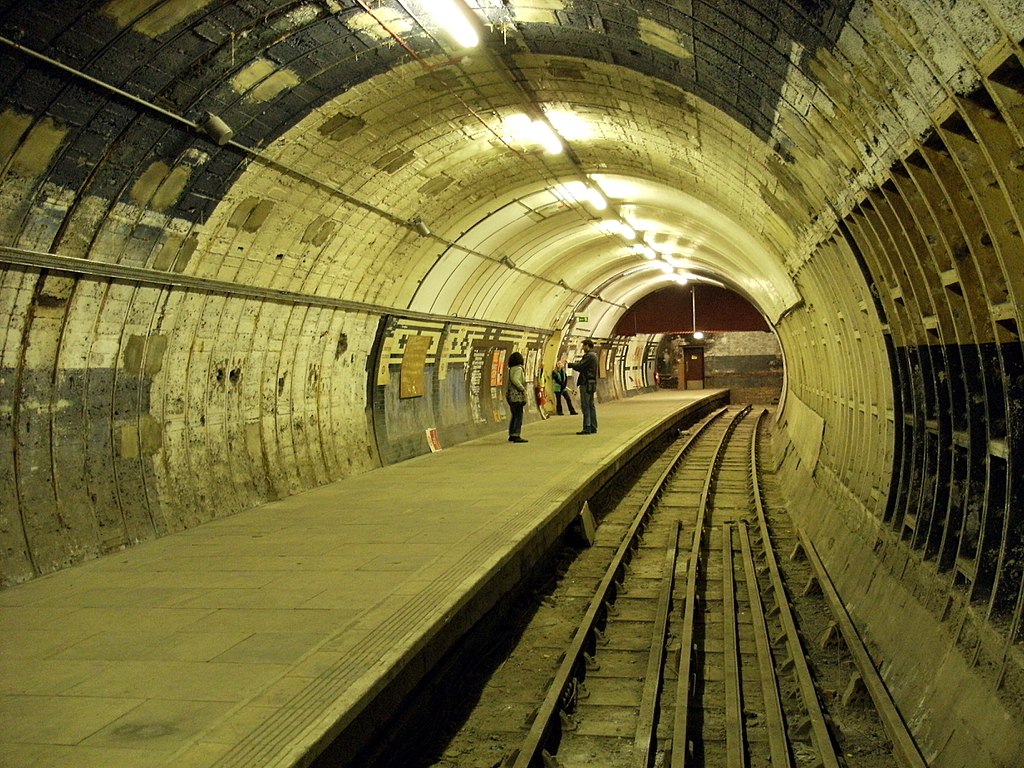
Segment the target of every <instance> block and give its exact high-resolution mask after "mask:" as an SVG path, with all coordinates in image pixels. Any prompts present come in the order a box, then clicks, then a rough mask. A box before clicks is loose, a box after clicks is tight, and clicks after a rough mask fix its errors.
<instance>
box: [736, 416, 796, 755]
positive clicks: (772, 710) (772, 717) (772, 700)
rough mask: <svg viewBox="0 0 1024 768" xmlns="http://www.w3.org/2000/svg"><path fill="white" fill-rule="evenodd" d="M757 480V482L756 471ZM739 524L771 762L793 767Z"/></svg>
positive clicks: (744, 532)
mask: <svg viewBox="0 0 1024 768" xmlns="http://www.w3.org/2000/svg"><path fill="white" fill-rule="evenodd" d="M754 439H755V440H756V439H757V430H755V431H754ZM754 482H755V483H756V482H757V479H756V475H755V479H754ZM737 528H738V530H739V535H740V550H741V552H742V556H743V569H744V572H745V574H746V577H747V595H748V597H749V600H750V617H751V619H752V620H753V624H754V646H755V647H756V649H757V662H758V667H759V669H760V673H761V691H762V695H763V697H764V713H765V714H764V719H765V728H766V730H767V731H768V748H769V751H770V753H771V765H772V766H773V768H792V765H793V762H792V758H791V757H790V754H789V739H788V738H787V736H786V720H785V716H784V715H783V712H782V697H781V695H780V693H779V683H778V680H777V678H776V674H775V667H774V666H773V664H772V648H771V641H770V640H769V639H768V625H767V623H765V617H764V605H763V604H762V602H761V591H760V590H759V589H758V588H757V573H756V571H755V566H754V554H753V551H752V550H751V548H750V532H749V531H748V530H747V526H745V525H740V526H737Z"/></svg>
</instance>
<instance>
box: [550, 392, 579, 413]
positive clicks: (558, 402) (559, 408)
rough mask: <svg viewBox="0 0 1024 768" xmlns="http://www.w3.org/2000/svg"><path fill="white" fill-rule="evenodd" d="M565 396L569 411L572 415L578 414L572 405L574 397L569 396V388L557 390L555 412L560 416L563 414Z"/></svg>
mask: <svg viewBox="0 0 1024 768" xmlns="http://www.w3.org/2000/svg"><path fill="white" fill-rule="evenodd" d="M563 397H564V398H565V404H566V405H568V406H569V413H570V415H572V416H575V415H576V409H575V408H573V407H572V398H571V397H569V390H567V389H563V390H560V391H558V392H555V413H557V414H558V415H559V416H561V415H562V398H563Z"/></svg>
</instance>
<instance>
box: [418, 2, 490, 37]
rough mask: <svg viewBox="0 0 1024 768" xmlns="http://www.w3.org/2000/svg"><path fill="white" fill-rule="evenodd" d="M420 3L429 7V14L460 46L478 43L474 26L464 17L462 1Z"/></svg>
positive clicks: (477, 35)
mask: <svg viewBox="0 0 1024 768" xmlns="http://www.w3.org/2000/svg"><path fill="white" fill-rule="evenodd" d="M422 5H423V6H424V7H426V8H429V12H430V14H431V16H433V17H434V19H435V20H437V22H438V23H439V24H440V25H441V26H442V27H444V30H445V31H446V32H447V33H448V34H449V35H451V36H452V39H453V40H455V42H456V43H457V44H458V45H459V46H460V47H462V48H475V47H476V46H477V45H478V44H479V43H480V35H479V34H478V33H477V31H476V27H475V26H474V25H473V23H472V22H471V21H470V20H469V19H468V18H467V17H466V12H465V10H464V9H463V6H462V3H460V2H458V0H430V2H429V3H422Z"/></svg>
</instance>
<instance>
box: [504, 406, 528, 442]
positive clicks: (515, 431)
mask: <svg viewBox="0 0 1024 768" xmlns="http://www.w3.org/2000/svg"><path fill="white" fill-rule="evenodd" d="M525 406H526V403H509V404H508V407H509V409H510V410H511V411H512V418H511V419H509V422H508V436H509V437H519V433H520V432H521V431H522V429H523V408H524V407H525Z"/></svg>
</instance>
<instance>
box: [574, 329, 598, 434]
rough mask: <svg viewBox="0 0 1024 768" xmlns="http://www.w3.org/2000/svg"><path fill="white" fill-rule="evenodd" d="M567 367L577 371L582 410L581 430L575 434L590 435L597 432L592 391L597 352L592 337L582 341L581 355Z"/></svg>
mask: <svg viewBox="0 0 1024 768" xmlns="http://www.w3.org/2000/svg"><path fill="white" fill-rule="evenodd" d="M569 367H570V368H572V369H573V370H574V371H576V372H578V373H579V379H577V386H578V387H579V388H580V410H581V411H583V431H581V432H577V433H576V434H577V435H592V434H594V433H595V432H597V409H596V407H595V406H594V393H595V392H597V367H598V366H597V352H595V351H594V342H593V340H592V339H585V340H584V341H583V357H581V358H580V359H579V360H577V361H576V362H575V363H569Z"/></svg>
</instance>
